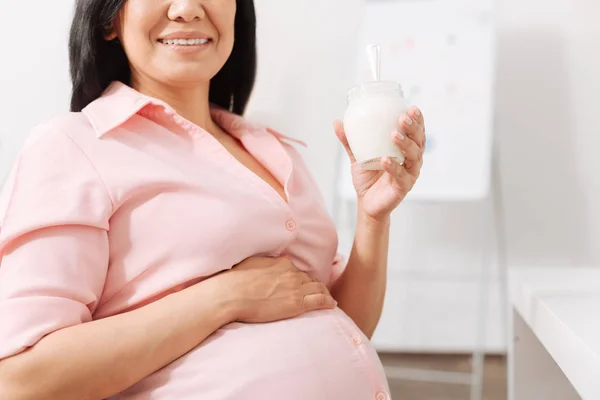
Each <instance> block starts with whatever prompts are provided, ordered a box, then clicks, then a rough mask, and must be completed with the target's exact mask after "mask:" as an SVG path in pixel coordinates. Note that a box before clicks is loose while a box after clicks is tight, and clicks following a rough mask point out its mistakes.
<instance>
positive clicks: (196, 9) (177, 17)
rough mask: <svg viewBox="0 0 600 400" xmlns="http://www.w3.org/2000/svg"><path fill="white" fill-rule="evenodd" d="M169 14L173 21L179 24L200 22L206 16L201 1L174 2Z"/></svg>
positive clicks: (180, 0)
mask: <svg viewBox="0 0 600 400" xmlns="http://www.w3.org/2000/svg"><path fill="white" fill-rule="evenodd" d="M168 14H169V19H170V20H171V21H178V22H192V21H199V20H202V19H203V18H204V17H205V16H206V12H205V11H204V7H203V6H202V2H201V1H199V0H173V1H172V2H171V6H170V7H169V13H168Z"/></svg>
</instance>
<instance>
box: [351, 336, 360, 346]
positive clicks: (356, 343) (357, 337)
mask: <svg viewBox="0 0 600 400" xmlns="http://www.w3.org/2000/svg"><path fill="white" fill-rule="evenodd" d="M352 343H354V344H355V345H356V346H360V345H361V344H362V338H361V337H360V336H359V335H358V334H357V333H355V334H354V335H352Z"/></svg>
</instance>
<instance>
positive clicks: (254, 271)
mask: <svg viewBox="0 0 600 400" xmlns="http://www.w3.org/2000/svg"><path fill="white" fill-rule="evenodd" d="M333 307H335V301H334V300H333V298H332V297H331V295H330V294H329V292H328V291H327V289H326V287H325V286H324V285H323V284H321V283H318V282H314V281H313V280H312V279H311V278H310V277H309V276H308V275H307V274H306V273H304V272H301V271H298V270H297V269H296V268H295V267H294V265H292V263H291V262H290V261H289V260H288V259H285V258H278V259H274V258H259V257H256V258H249V259H247V260H246V261H244V262H242V263H240V264H239V265H238V266H236V267H235V268H233V269H231V270H229V271H227V272H224V273H222V274H219V275H216V276H214V277H211V278H209V279H206V280H204V281H202V282H200V283H198V284H196V285H194V286H191V287H189V288H187V289H184V290H182V291H180V292H177V293H175V294H172V295H169V296H166V297H165V298H163V299H160V300H158V301H156V302H154V303H151V304H149V305H147V306H145V307H142V308H139V309H137V310H134V311H131V312H128V313H124V314H120V315H117V316H113V317H108V318H105V319H101V320H97V321H93V322H88V323H84V324H80V325H76V326H72V327H69V328H64V329H61V330H58V331H56V332H54V333H51V334H49V335H47V336H45V337H44V338H43V339H41V340H40V341H39V342H38V343H37V344H36V345H35V346H33V347H32V348H31V349H29V350H27V351H25V352H23V353H20V354H17V355H15V356H13V357H10V358H7V359H5V360H2V361H0V399H3V400H4V399H7V400H39V399H44V400H53V399H57V400H70V399H73V400H99V399H104V398H107V397H110V396H112V395H114V394H117V393H119V392H121V391H123V390H125V389H126V388H128V387H130V386H132V385H134V384H135V383H137V382H139V381H140V380H142V379H143V378H145V377H146V376H148V375H150V374H152V373H153V372H154V371H156V370H158V369H160V368H162V367H164V366H165V365H167V364H169V363H171V362H172V361H174V360H175V359H177V358H179V357H181V356H182V355H184V354H186V353H187V352H189V351H190V350H192V349H193V348H194V347H196V346H197V345H198V344H199V343H201V342H202V341H204V340H205V339H206V338H207V337H208V336H210V335H211V334H212V333H213V332H215V331H216V330H217V329H219V328H220V327H221V326H223V325H225V324H227V323H229V322H232V321H236V320H239V321H242V322H259V323H260V322H271V321H277V320H282V319H286V318H292V317H295V316H297V315H300V314H303V313H305V312H308V311H313V310H319V309H331V308H333Z"/></svg>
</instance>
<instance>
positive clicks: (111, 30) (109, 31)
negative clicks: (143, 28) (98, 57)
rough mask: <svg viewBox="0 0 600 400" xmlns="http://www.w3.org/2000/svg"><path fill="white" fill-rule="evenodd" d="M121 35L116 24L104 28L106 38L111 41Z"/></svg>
mask: <svg viewBox="0 0 600 400" xmlns="http://www.w3.org/2000/svg"><path fill="white" fill-rule="evenodd" d="M118 37H119V35H118V33H117V30H116V29H115V27H114V25H111V26H106V27H105V28H104V40H106V41H108V42H110V41H112V40H115V39H117V38H118Z"/></svg>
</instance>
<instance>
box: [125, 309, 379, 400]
mask: <svg viewBox="0 0 600 400" xmlns="http://www.w3.org/2000/svg"><path fill="white" fill-rule="evenodd" d="M114 399H144V400H145V399H161V400H163V399H178V400H182V399H201V400H259V399H260V400H265V399H269V400H270V399H286V400H338V399H340V400H342V399H343V400H367V399H374V400H389V399H390V397H389V389H388V385H387V381H386V379H385V375H384V372H383V367H382V366H381V363H380V361H379V358H378V356H377V354H376V352H375V350H374V349H373V347H372V346H371V344H370V343H369V341H368V340H367V338H366V337H365V336H364V335H363V334H362V333H361V332H360V330H359V329H358V327H356V325H355V324H354V323H353V322H352V320H351V319H350V318H348V317H347V316H346V315H345V314H344V313H343V312H342V311H341V310H339V309H336V310H331V311H316V312H312V313H308V314H305V315H302V316H300V317H296V318H293V319H290V320H285V321H278V322H273V323H268V324H241V323H233V324H229V325H226V326H224V327H223V328H221V329H219V330H218V331H217V332H215V333H214V334H213V335H212V336H210V337H209V338H208V339H207V340H205V341H204V342H203V343H202V344H200V345H199V346H198V347H196V348H195V349H193V350H192V351H190V352H189V353H187V354H186V355H185V356H183V357H181V358H180V359H178V360H176V361H175V362H173V363H171V364H169V365H168V366H166V367H165V368H163V369H161V370H159V371H157V372H156V373H154V374H152V375H150V376H149V377H147V378H146V379H144V380H142V381H141V382H139V383H138V384H137V385H135V386H133V387H131V388H129V389H128V390H127V391H125V392H123V393H121V394H120V395H118V396H115V397H114Z"/></svg>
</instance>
